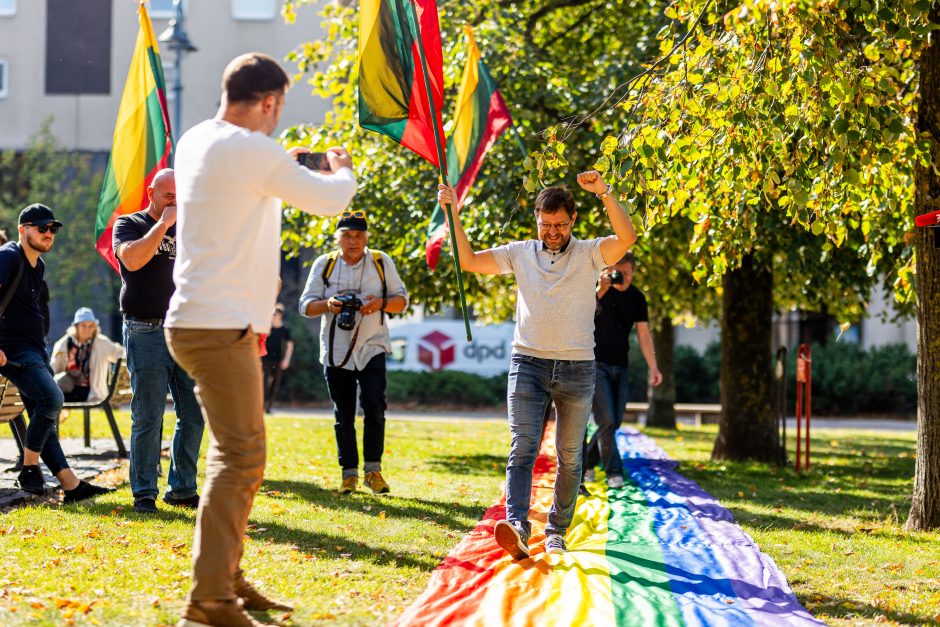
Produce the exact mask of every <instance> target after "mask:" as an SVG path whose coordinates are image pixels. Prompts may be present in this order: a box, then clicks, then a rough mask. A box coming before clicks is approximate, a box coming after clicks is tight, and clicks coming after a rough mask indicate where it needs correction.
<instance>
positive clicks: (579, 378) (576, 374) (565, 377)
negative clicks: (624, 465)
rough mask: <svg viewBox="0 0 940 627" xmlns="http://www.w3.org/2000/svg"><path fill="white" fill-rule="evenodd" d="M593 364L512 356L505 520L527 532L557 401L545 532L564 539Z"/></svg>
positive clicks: (575, 485) (588, 405) (571, 513)
mask: <svg viewBox="0 0 940 627" xmlns="http://www.w3.org/2000/svg"><path fill="white" fill-rule="evenodd" d="M594 376H595V373H594V361H593V360H591V361H562V360H554V359H540V358H538V357H529V356H527V355H519V354H515V353H514V354H513V355H512V361H511V362H510V366H509V387H508V391H507V400H508V403H509V430H510V433H511V434H512V445H511V448H510V451H509V463H508V464H507V465H506V520H507V521H509V522H510V523H517V524H520V525H522V526H523V527H525V528H528V521H527V519H528V517H529V507H530V504H531V503H530V496H531V494H532V469H533V467H534V466H535V458H536V457H537V456H538V451H539V444H541V441H542V427H543V422H544V420H545V410H546V408H547V407H548V404H549V402H551V401H554V402H555V412H556V413H555V416H556V424H555V450H556V452H557V455H558V468H557V471H556V473H555V490H554V494H553V498H552V508H551V510H550V511H549V513H548V524H547V525H546V526H545V533H546V534H550V533H557V534H560V535H564V534H565V532H567V531H568V526H569V525H570V524H571V519H572V517H573V516H574V506H575V502H576V501H577V499H578V486H579V485H580V484H581V447H582V446H583V444H584V429H585V427H586V426H587V421H588V416H589V414H590V412H591V399H592V398H593V396H594Z"/></svg>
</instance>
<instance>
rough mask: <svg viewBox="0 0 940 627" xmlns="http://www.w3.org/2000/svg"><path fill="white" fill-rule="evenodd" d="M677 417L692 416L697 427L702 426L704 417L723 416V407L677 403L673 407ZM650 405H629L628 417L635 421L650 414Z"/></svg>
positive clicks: (709, 404)
mask: <svg viewBox="0 0 940 627" xmlns="http://www.w3.org/2000/svg"><path fill="white" fill-rule="evenodd" d="M673 407H675V410H676V415H677V416H692V418H693V420H695V426H696V427H701V426H702V417H703V416H717V415H719V414H721V405H716V404H711V403H676V404H675V405H673ZM649 409H650V405H649V403H627V412H626V413H627V416H628V417H633V418H634V419H635V418H636V416H638V415H639V414H646V413H648V412H649Z"/></svg>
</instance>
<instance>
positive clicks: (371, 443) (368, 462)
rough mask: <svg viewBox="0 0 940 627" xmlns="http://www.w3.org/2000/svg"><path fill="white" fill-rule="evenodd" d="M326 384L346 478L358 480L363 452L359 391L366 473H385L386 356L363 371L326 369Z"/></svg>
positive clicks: (373, 359)
mask: <svg viewBox="0 0 940 627" xmlns="http://www.w3.org/2000/svg"><path fill="white" fill-rule="evenodd" d="M324 370H325V372H326V384H327V387H328V388H329V390H330V398H331V399H332V400H333V416H334V417H335V418H336V422H335V423H334V425H333V429H334V431H335V432H336V447H337V448H338V449H339V465H340V467H341V468H342V469H343V477H344V478H345V477H348V476H356V475H357V474H358V468H359V448H358V446H357V444H356V390H357V389H358V391H359V404H360V405H362V417H363V425H362V457H363V459H364V460H365V468H364V470H365V472H371V471H374V470H381V469H382V453H383V452H384V451H385V409H386V405H385V353H381V354H379V355H376V356H375V357H373V358H372V359H370V360H369V363H367V364H366V367H365V368H363V369H362V370H346V369H344V368H331V367H330V366H326V367H325V369H324Z"/></svg>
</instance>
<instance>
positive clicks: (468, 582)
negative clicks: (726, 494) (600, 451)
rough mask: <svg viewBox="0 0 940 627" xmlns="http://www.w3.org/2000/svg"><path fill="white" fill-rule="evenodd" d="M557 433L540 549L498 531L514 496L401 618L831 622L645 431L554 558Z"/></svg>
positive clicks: (545, 467) (547, 453)
mask: <svg viewBox="0 0 940 627" xmlns="http://www.w3.org/2000/svg"><path fill="white" fill-rule="evenodd" d="M546 433H547V435H548V437H546V438H545V441H544V442H543V443H542V451H541V453H540V455H539V459H538V461H537V462H536V468H535V472H534V477H533V488H532V511H531V513H530V515H529V520H530V521H532V526H533V529H532V532H533V534H532V538H531V540H530V542H529V546H530V547H531V548H532V556H531V558H530V559H526V560H522V561H520V562H513V561H512V560H511V559H510V558H509V557H508V556H507V555H506V554H505V553H504V552H503V551H502V550H501V549H500V548H499V547H498V546H497V545H496V543H495V541H494V540H493V525H494V524H495V523H496V521H497V520H501V519H503V518H505V494H504V496H503V498H502V500H501V501H500V502H499V503H498V504H496V505H494V506H493V507H491V508H490V509H489V510H487V512H486V513H485V514H484V516H483V520H482V521H480V523H479V524H478V525H477V526H476V528H475V529H474V530H473V531H472V532H470V534H468V535H467V536H466V537H465V538H464V539H463V540H462V541H461V543H460V544H459V545H458V546H457V547H456V548H455V549H454V550H453V551H452V552H451V553H450V555H449V556H448V557H447V558H446V559H445V560H444V562H443V563H442V564H441V565H440V566H439V567H438V568H437V569H436V570H435V571H434V572H433V573H432V575H431V580H430V583H429V585H428V588H427V589H426V590H425V592H424V593H423V594H422V595H421V596H420V597H419V598H418V599H417V600H416V601H415V602H414V603H413V604H412V605H411V606H410V607H409V608H408V609H407V610H406V611H405V613H404V614H403V615H401V616H400V617H399V618H397V619H396V620H394V621H392V623H391V625H401V626H404V625H422V626H425V625H455V624H457V625H480V626H481V627H482V626H484V625H486V626H488V627H490V626H495V625H636V626H637V627H641V626H642V627H647V626H650V625H659V626H664V627H671V626H675V627H680V626H697V625H724V626H730V627H752V626H756V625H801V626H802V625H821V624H822V623H821V622H819V621H817V620H816V619H814V618H813V617H812V616H811V615H810V614H809V613H808V612H807V611H806V610H805V609H804V608H803V607H802V606H801V605H800V603H799V601H797V599H796V597H795V596H794V595H793V592H792V590H791V589H790V587H789V586H788V585H787V582H786V579H785V577H784V576H783V574H782V573H781V572H780V570H779V569H778V568H777V566H776V564H775V563H774V561H773V560H772V559H771V558H770V557H768V556H767V555H765V554H764V553H762V552H761V551H760V549H759V548H758V547H757V546H756V545H755V544H754V541H753V540H751V538H750V537H748V536H747V534H745V533H744V531H743V530H742V529H741V528H740V527H738V526H737V525H736V524H734V521H733V519H732V517H731V514H730V512H728V510H726V509H725V508H723V507H722V506H721V505H720V504H719V503H718V502H717V501H716V500H715V499H714V498H713V497H711V496H710V495H708V494H707V493H706V492H704V491H703V490H702V489H701V488H700V487H699V486H698V485H696V484H695V483H694V482H692V481H690V480H688V479H686V478H685V477H683V476H682V475H680V474H679V473H678V472H676V466H677V464H676V462H674V461H672V460H671V459H669V457H668V456H667V455H666V454H665V452H663V450H662V449H660V448H659V447H658V446H657V445H656V444H655V443H654V442H653V441H652V440H651V439H649V438H648V437H646V436H644V435H642V434H640V433H639V432H637V431H633V430H622V431H620V432H619V433H618V445H619V446H620V451H621V453H622V454H623V457H624V475H625V476H624V479H625V480H626V485H625V486H624V487H623V488H622V489H619V490H608V489H607V487H606V484H605V483H603V482H598V483H596V484H592V485H590V486H589V487H590V488H591V490H592V492H593V493H594V496H592V497H591V498H588V499H585V498H583V497H579V498H578V505H577V509H576V512H575V517H574V520H573V521H572V525H571V528H570V529H569V531H568V536H567V542H568V547H569V552H568V553H567V554H565V555H560V556H549V555H546V554H545V552H544V550H543V546H542V543H543V541H544V530H545V522H544V521H545V520H546V516H547V514H548V510H549V508H550V506H551V498H552V484H553V482H554V470H555V468H554V446H553V444H552V442H551V440H552V438H551V434H552V433H553V430H552V429H551V428H550V429H549V430H548V431H547V432H546Z"/></svg>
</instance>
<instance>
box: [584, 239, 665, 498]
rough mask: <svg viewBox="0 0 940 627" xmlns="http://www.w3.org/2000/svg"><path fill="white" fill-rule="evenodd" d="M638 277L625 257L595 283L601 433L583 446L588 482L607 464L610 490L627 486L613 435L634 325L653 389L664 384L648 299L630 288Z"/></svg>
mask: <svg viewBox="0 0 940 627" xmlns="http://www.w3.org/2000/svg"><path fill="white" fill-rule="evenodd" d="M635 272H636V261H635V260H634V257H633V253H627V254H626V255H624V257H623V258H622V259H621V260H620V261H618V262H617V263H616V264H614V265H612V266H608V267H607V268H606V269H605V270H604V271H603V272H602V273H601V276H600V280H599V281H598V284H597V304H596V309H595V313H594V359H595V361H596V368H597V379H596V383H595V385H594V402H593V412H594V421H595V422H596V423H597V431H595V432H594V435H593V436H592V437H591V440H590V441H589V442H588V443H587V444H586V445H585V452H584V480H585V481H586V482H587V483H591V482H593V481H594V467H595V466H597V465H598V463H603V465H604V469H605V471H606V473H607V486H608V487H610V488H621V487H623V462H622V460H621V459H620V452H619V451H618V450H617V443H616V439H615V437H614V435H615V433H616V431H617V429H619V428H620V424H621V423H622V422H623V410H624V407H626V404H627V366H628V364H629V351H630V330H631V329H632V328H633V326H634V324H635V325H636V334H637V340H638V341H639V344H640V351H642V353H643V357H644V359H646V365H647V366H648V367H649V383H650V385H652V386H654V387H655V386H657V385H659V384H660V383H662V380H663V375H662V374H660V372H659V368H658V367H657V366H656V354H655V353H654V351H653V336H652V335H651V334H650V327H649V312H648V310H647V306H646V297H645V296H643V293H642V292H640V290H638V289H637V288H636V286H634V285H632V284H631V283H632V282H633V275H634V273H635Z"/></svg>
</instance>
